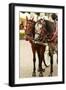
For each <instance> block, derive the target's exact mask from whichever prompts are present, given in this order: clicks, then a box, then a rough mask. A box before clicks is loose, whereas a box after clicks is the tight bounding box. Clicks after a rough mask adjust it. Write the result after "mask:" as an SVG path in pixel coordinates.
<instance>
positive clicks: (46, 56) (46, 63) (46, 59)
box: [44, 53, 50, 67]
mask: <svg viewBox="0 0 66 90" xmlns="http://www.w3.org/2000/svg"><path fill="white" fill-rule="evenodd" d="M44 64H45V66H46V67H49V66H50V56H49V55H48V53H45V54H44Z"/></svg>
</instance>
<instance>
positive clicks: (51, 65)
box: [49, 50, 53, 76]
mask: <svg viewBox="0 0 66 90" xmlns="http://www.w3.org/2000/svg"><path fill="white" fill-rule="evenodd" d="M49 56H50V57H51V60H50V75H49V76H52V73H53V51H52V50H49Z"/></svg>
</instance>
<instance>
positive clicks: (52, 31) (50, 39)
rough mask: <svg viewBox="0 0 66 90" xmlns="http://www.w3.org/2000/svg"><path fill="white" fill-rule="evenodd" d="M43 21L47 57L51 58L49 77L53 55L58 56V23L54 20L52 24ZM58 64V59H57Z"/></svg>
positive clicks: (51, 70)
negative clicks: (47, 47)
mask: <svg viewBox="0 0 66 90" xmlns="http://www.w3.org/2000/svg"><path fill="white" fill-rule="evenodd" d="M44 21H45V29H46V30H47V32H48V34H47V43H48V46H49V56H50V57H51V60H50V64H51V66H50V75H52V72H53V54H54V53H55V52H56V53H57V56H58V50H57V49H58V23H57V21H56V19H55V20H54V22H50V21H48V20H44ZM44 38H45V37H44ZM57 63H58V58H57Z"/></svg>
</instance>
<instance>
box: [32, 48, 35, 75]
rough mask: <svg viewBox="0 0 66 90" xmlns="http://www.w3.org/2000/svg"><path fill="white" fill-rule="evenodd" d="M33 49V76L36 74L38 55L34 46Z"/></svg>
mask: <svg viewBox="0 0 66 90" xmlns="http://www.w3.org/2000/svg"><path fill="white" fill-rule="evenodd" d="M32 51H33V73H32V76H36V66H35V63H36V57H35V48H33V47H32Z"/></svg>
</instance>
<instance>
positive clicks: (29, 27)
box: [24, 17, 35, 40]
mask: <svg viewBox="0 0 66 90" xmlns="http://www.w3.org/2000/svg"><path fill="white" fill-rule="evenodd" d="M24 30H25V39H26V40H31V39H33V38H34V33H35V21H34V20H33V19H28V17H26V22H25V28H24Z"/></svg>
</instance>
